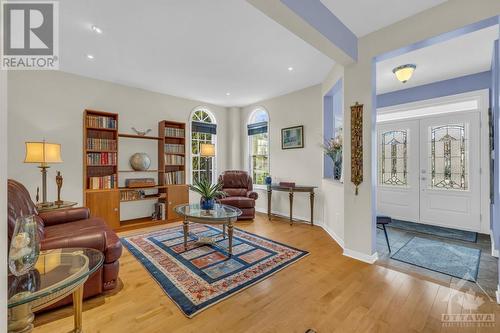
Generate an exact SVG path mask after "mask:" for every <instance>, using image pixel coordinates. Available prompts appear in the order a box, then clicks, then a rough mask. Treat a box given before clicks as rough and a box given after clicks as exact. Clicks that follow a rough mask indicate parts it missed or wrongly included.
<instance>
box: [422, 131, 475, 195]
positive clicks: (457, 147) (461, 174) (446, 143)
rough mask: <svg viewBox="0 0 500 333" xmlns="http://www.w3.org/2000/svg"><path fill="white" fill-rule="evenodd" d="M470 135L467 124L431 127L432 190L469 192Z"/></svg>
mask: <svg viewBox="0 0 500 333" xmlns="http://www.w3.org/2000/svg"><path fill="white" fill-rule="evenodd" d="M468 134H469V133H468V129H467V128H466V124H465V123H459V124H449V125H439V126H430V127H429V139H430V141H429V144H430V149H429V151H430V156H429V164H430V173H431V174H430V178H429V186H430V187H431V188H437V189H444V190H467V188H468V184H467V182H468V149H467V146H468V143H469V142H468V140H467V136H468Z"/></svg>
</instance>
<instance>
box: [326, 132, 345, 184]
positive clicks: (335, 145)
mask: <svg viewBox="0 0 500 333" xmlns="http://www.w3.org/2000/svg"><path fill="white" fill-rule="evenodd" d="M322 148H323V151H324V153H325V155H326V156H328V157H330V158H331V159H332V161H333V179H335V180H341V179H342V136H341V135H337V136H336V137H335V138H331V139H329V140H325V143H324V144H323V145H322Z"/></svg>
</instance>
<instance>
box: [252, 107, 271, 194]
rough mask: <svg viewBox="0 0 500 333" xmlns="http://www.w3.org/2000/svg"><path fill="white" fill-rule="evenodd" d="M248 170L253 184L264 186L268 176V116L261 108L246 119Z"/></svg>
mask: <svg viewBox="0 0 500 333" xmlns="http://www.w3.org/2000/svg"><path fill="white" fill-rule="evenodd" d="M247 127H248V151H249V164H250V165H249V170H250V174H251V175H252V179H253V182H254V184H256V185H264V184H265V183H266V177H267V176H268V175H269V115H268V114H267V111H266V110H265V109H263V108H258V109H256V110H254V111H253V112H252V114H251V115H250V118H249V119H248V126H247Z"/></svg>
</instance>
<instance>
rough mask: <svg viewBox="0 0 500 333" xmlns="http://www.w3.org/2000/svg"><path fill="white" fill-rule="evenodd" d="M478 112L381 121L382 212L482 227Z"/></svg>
mask: <svg viewBox="0 0 500 333" xmlns="http://www.w3.org/2000/svg"><path fill="white" fill-rule="evenodd" d="M479 124H480V120H479V112H468V113H453V114H449V115H446V116H438V117H426V118H422V119H416V120H410V121H397V122H387V123H379V124H378V125H377V133H378V187H377V210H378V213H380V214H384V215H389V216H391V217H393V218H395V219H399V220H404V221H411V222H418V223H425V224H432V225H439V226H445V227H451V228H457V229H464V230H474V231H479V230H480V229H481V222H480V211H481V199H480V193H481V192H480V191H481V183H480V145H481V141H480V136H479V134H480V133H479V130H480V126H479Z"/></svg>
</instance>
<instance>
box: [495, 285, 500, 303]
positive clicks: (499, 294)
mask: <svg viewBox="0 0 500 333" xmlns="http://www.w3.org/2000/svg"><path fill="white" fill-rule="evenodd" d="M496 294H497V303H498V304H500V284H499V285H498V288H497V292H496Z"/></svg>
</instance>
